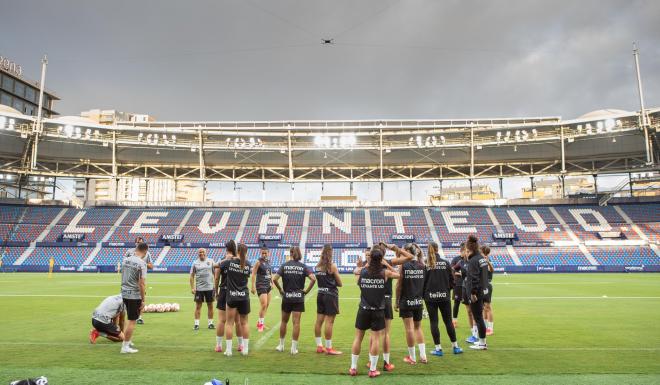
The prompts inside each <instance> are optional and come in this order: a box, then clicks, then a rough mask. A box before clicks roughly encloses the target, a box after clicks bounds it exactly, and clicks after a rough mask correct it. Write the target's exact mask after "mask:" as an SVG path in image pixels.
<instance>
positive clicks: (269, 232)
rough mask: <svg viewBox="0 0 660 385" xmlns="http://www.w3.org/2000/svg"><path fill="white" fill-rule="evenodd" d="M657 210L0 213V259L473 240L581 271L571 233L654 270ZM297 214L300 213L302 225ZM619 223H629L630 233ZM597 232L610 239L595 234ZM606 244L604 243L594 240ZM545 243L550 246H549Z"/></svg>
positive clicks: (345, 250)
mask: <svg viewBox="0 0 660 385" xmlns="http://www.w3.org/2000/svg"><path fill="white" fill-rule="evenodd" d="M659 208H660V204H656V203H651V204H624V205H620V206H619V207H614V206H606V207H599V206H593V205H564V206H562V205H558V206H554V210H556V212H557V213H558V215H559V217H560V218H561V219H562V220H563V222H565V223H566V226H567V228H565V227H564V225H562V224H560V220H559V219H558V218H557V217H555V215H554V214H553V212H552V210H551V207H549V206H516V207H493V208H491V209H490V210H492V214H493V215H494V217H495V219H496V223H493V220H491V215H489V212H488V209H486V208H484V207H429V208H427V210H428V211H429V214H430V219H431V221H432V224H433V225H434V228H435V234H433V233H432V231H431V229H430V228H429V223H427V217H426V216H425V214H424V210H425V209H424V208H401V207H399V208H370V209H328V208H324V209H305V208H287V209H280V208H263V207H261V208H250V209H242V208H226V209H225V208H150V209H144V208H119V207H107V208H106V207H94V208H87V209H75V208H70V207H69V208H63V207H53V206H19V205H0V221H1V222H0V242H2V243H3V244H2V245H0V246H1V247H2V248H0V251H2V256H3V265H4V266H7V264H9V265H12V264H14V263H16V261H17V260H18V258H19V257H20V255H21V254H22V253H23V252H24V251H25V250H26V247H27V246H28V245H29V244H30V243H32V242H34V241H35V240H36V239H37V237H39V235H40V234H42V233H44V231H45V230H48V231H46V233H47V234H46V235H45V238H44V239H43V240H42V242H37V243H36V245H35V246H36V247H35V248H34V250H33V251H32V253H31V254H30V255H29V256H28V258H27V259H26V260H25V261H23V263H22V264H23V265H26V266H28V265H41V264H47V263H48V260H49V259H50V257H51V256H52V257H54V259H55V262H56V264H60V265H66V266H74V265H80V264H82V263H83V262H85V261H86V260H87V258H88V257H89V256H90V253H91V252H92V250H94V248H95V247H96V246H97V243H98V242H105V243H103V244H102V247H101V249H100V252H99V253H98V254H97V255H96V256H95V257H94V259H93V260H92V261H89V264H90V265H92V266H112V267H114V266H116V264H117V263H118V261H119V260H120V259H121V258H122V257H123V255H124V254H125V253H126V251H127V250H129V248H130V247H132V243H133V241H134V239H135V238H136V237H138V236H140V237H142V238H144V239H145V240H146V241H147V242H148V243H149V244H151V252H152V254H153V255H154V259H156V258H158V255H159V254H160V252H161V250H162V248H163V246H165V243H164V242H165V240H166V238H168V237H172V236H175V235H178V236H179V237H180V238H181V239H178V238H177V240H175V241H173V242H174V243H173V244H172V247H171V248H170V249H169V251H168V253H167V255H166V256H165V258H164V259H163V261H162V264H161V266H162V267H173V266H179V267H185V266H188V265H190V264H191V263H192V262H193V260H194V259H195V258H196V254H197V248H198V247H202V246H203V247H207V248H209V256H210V257H211V258H213V259H220V258H222V257H223V256H224V250H223V248H222V246H223V245H224V243H225V242H226V241H227V240H229V239H235V238H237V237H238V236H239V234H242V236H241V239H240V241H241V242H244V243H246V244H248V245H250V249H249V257H250V260H251V261H254V260H256V258H257V257H258V253H259V250H258V245H260V244H262V242H266V241H268V242H269V245H270V246H271V248H272V250H271V253H272V259H273V265H274V266H279V264H281V263H282V262H284V260H285V259H286V255H287V254H288V247H289V246H291V245H300V246H302V247H303V248H304V249H305V258H306V260H308V261H309V263H315V261H316V258H317V256H318V253H319V252H320V248H319V245H320V244H323V243H332V244H333V245H334V249H335V255H336V258H337V261H338V262H339V263H340V264H342V265H346V266H344V267H349V266H352V265H353V264H354V263H355V261H356V259H357V256H359V255H360V254H361V253H362V252H363V249H364V246H365V245H367V244H368V242H369V240H370V239H373V241H374V242H380V241H384V242H393V241H394V239H396V238H395V237H398V236H401V235H403V236H404V237H400V238H399V239H400V240H398V241H396V242H399V243H401V242H405V241H406V240H409V239H414V241H415V242H417V243H420V244H426V243H428V242H429V241H432V240H434V239H436V238H437V239H438V240H439V241H440V243H441V246H442V247H443V250H444V253H445V255H446V256H447V257H453V256H454V255H457V250H456V248H457V247H458V244H459V243H460V242H462V241H464V240H465V239H466V237H467V235H468V234H476V235H477V237H478V238H479V240H480V242H482V243H485V244H490V245H491V249H492V260H493V263H494V264H495V265H496V266H498V267H505V266H514V265H516V263H517V262H516V260H515V258H513V257H512V255H510V252H509V249H507V248H506V247H504V244H505V241H506V242H509V243H512V245H513V250H514V251H515V253H516V254H517V255H518V258H519V260H520V263H521V265H522V267H525V266H546V265H553V266H568V267H571V266H588V265H591V262H590V260H589V259H588V258H587V256H586V255H585V253H583V252H582V250H581V249H580V248H579V247H578V246H577V244H576V243H575V239H574V238H573V236H572V234H574V235H575V237H577V240H578V242H580V243H582V244H584V245H585V246H586V247H587V249H588V251H589V253H591V255H592V256H593V258H594V260H595V262H594V264H596V263H597V264H600V265H604V266H631V265H634V266H640V265H645V266H649V265H660V258H659V257H658V255H656V251H654V250H656V249H657V248H656V249H654V248H652V247H649V245H648V242H650V243H652V244H657V243H658V242H659V241H660V214H659V213H658V211H659V210H658V209H659ZM63 210H64V213H63V215H62V217H61V218H60V219H59V220H58V221H57V223H56V224H55V225H54V226H52V228H51V227H49V224H51V223H52V222H53V221H54V220H55V219H56V217H57V216H58V214H59V213H61V212H62V211H63ZM248 210H249V212H248ZM620 211H623V213H625V214H621V213H620ZM306 212H309V215H308V218H309V220H308V222H307V223H305V218H306ZM124 213H125V216H124V217H123V219H122V220H121V223H120V224H119V226H117V227H116V229H114V230H113V225H114V224H115V223H116V222H117V221H118V220H119V219H120V218H122V215H123V214H124ZM626 216H627V217H628V218H627V217H626ZM244 217H247V222H246V223H245V226H244V227H243V228H242V227H241V226H242V223H243V219H244ZM184 219H185V223H184ZM628 220H632V221H633V222H634V223H635V224H636V225H637V227H634V226H633V225H632V224H630V223H628V222H627V221H628ZM367 224H370V226H367ZM604 232H611V233H613V234H614V235H611V234H610V235H604V234H603V233H604ZM639 232H641V234H640V233H639ZM500 233H502V234H505V235H506V234H510V235H509V236H513V238H512V239H502V238H501V236H500V235H497V234H500ZM570 233H572V234H570ZM63 234H69V235H71V234H72V235H79V236H80V238H75V237H74V238H75V239H74V240H73V241H71V242H70V243H64V242H63V240H62V235H63ZM370 235H371V238H370ZM496 235H497V237H500V238H497V237H496ZM610 236H614V238H611V239H610V238H603V237H610ZM175 238H176V237H175ZM647 239H648V242H647ZM76 240H77V241H78V242H76ZM176 242H183V243H184V245H180V246H183V247H179V245H177V244H176ZM555 242H559V243H558V244H555V245H554V246H553V243H555ZM585 242H586V243H585ZM278 245H279V246H278ZM651 246H653V245H651ZM581 247H582V246H581ZM653 247H655V246H653ZM19 263H20V261H19ZM180 270H181V269H180Z"/></svg>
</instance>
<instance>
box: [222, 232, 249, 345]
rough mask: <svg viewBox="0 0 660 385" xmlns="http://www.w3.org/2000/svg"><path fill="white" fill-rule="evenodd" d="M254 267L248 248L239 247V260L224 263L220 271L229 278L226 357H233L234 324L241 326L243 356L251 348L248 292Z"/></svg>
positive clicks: (242, 245)
mask: <svg viewBox="0 0 660 385" xmlns="http://www.w3.org/2000/svg"><path fill="white" fill-rule="evenodd" d="M251 270H252V266H251V265H250V262H248V260H247V246H245V245H244V244H242V243H241V244H239V245H238V258H231V259H226V260H224V261H222V263H221V264H220V271H222V272H225V274H226V276H227V290H226V291H227V306H226V308H227V321H226V325H225V344H226V346H227V350H226V351H225V355H226V356H231V355H232V351H231V348H232V332H233V330H232V329H233V328H234V323H235V322H236V323H239V322H240V324H241V327H240V330H241V332H242V335H241V336H242V339H243V346H242V350H241V354H242V355H244V356H247V355H248V351H249V347H250V328H249V327H248V315H249V314H250V292H249V290H248V279H249V278H250V271H251Z"/></svg>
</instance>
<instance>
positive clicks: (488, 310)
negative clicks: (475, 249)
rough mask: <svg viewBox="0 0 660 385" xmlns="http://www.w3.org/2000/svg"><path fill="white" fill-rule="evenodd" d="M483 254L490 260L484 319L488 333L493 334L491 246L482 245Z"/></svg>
mask: <svg viewBox="0 0 660 385" xmlns="http://www.w3.org/2000/svg"><path fill="white" fill-rule="evenodd" d="M481 254H482V255H483V256H484V258H486V261H487V262H488V294H486V295H485V296H484V320H485V321H486V335H487V336H492V335H493V306H492V305H491V302H492V298H493V283H492V282H493V271H494V268H493V263H492V261H491V260H490V247H488V246H482V247H481Z"/></svg>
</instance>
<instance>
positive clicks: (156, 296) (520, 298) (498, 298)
mask: <svg viewBox="0 0 660 385" xmlns="http://www.w3.org/2000/svg"><path fill="white" fill-rule="evenodd" d="M0 297H44V298H50V297H53V298H106V297H107V295H89V294H1V293H0ZM147 298H173V299H190V298H191V296H176V295H148V296H147ZM308 298H310V295H308V296H306V297H305V302H307V300H308ZM495 299H496V300H542V299H603V300H608V299H660V296H647V297H641V296H639V297H623V296H613V297H609V296H608V297H603V296H590V297H572V296H566V297H562V296H546V297H499V296H497V297H495ZM250 300H251V301H253V302H257V301H258V300H259V298H256V297H252V298H250ZM339 300H340V301H344V300H345V301H358V300H360V297H340V298H339Z"/></svg>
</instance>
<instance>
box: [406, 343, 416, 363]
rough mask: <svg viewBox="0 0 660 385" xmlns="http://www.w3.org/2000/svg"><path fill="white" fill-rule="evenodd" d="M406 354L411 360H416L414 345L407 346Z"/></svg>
mask: <svg viewBox="0 0 660 385" xmlns="http://www.w3.org/2000/svg"><path fill="white" fill-rule="evenodd" d="M408 355H409V356H410V358H411V359H412V360H413V361H417V355H416V354H415V347H414V346H412V347H410V346H409V347H408Z"/></svg>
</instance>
